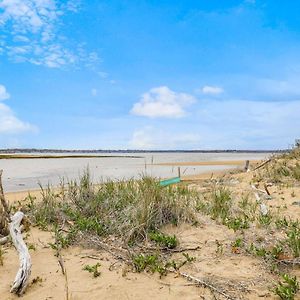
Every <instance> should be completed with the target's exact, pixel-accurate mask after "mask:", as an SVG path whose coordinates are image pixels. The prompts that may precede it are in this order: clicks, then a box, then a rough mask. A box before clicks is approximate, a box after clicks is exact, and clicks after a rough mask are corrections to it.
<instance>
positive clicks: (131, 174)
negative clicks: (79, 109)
mask: <svg viewBox="0 0 300 300" xmlns="http://www.w3.org/2000/svg"><path fill="white" fill-rule="evenodd" d="M101 155H103V156H111V157H102V158H63V159H52V158H50V159H1V160H0V169H3V186H4V189H5V191H6V192H13V191H26V190H32V189H37V188H38V187H39V186H38V183H39V182H40V183H41V184H42V185H46V184H48V183H49V184H51V185H54V186H57V185H58V184H59V183H60V181H61V180H62V178H64V179H65V180H73V179H77V178H78V177H79V175H80V174H82V173H83V172H84V170H85V169H86V168H87V167H88V168H89V170H90V172H91V175H92V179H93V182H95V183H97V182H100V181H101V180H107V179H108V178H110V179H113V180H117V179H128V178H138V177H140V176H141V175H143V174H146V175H150V176H155V177H161V178H165V177H172V176H177V167H172V166H159V165H155V164H157V163H167V162H199V161H226V160H227V161H231V160H247V159H249V160H251V159H254V160H257V159H264V158H266V157H268V156H269V155H270V154H267V153H178V152H177V153H122V154H117V155H118V156H119V157H114V156H115V155H116V154H113V153H101ZM87 156H88V155H87ZM133 156H135V157H134V158H133ZM153 164H154V165H153ZM232 167H235V166H234V165H233V166H229V165H226V166H225V165H223V166H222V165H218V166H188V167H184V166H182V167H181V173H182V174H183V175H196V174H201V173H206V172H213V171H216V170H225V169H229V168H232Z"/></svg>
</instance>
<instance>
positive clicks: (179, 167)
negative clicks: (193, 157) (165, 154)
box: [178, 167, 181, 178]
mask: <svg viewBox="0 0 300 300" xmlns="http://www.w3.org/2000/svg"><path fill="white" fill-rule="evenodd" d="M180 175H181V174H180V167H178V177H179V178H180V177H181V176H180Z"/></svg>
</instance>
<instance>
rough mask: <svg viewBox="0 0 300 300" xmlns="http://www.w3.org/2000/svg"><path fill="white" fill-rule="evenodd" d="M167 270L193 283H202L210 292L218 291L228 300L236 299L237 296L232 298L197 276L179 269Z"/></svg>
mask: <svg viewBox="0 0 300 300" xmlns="http://www.w3.org/2000/svg"><path fill="white" fill-rule="evenodd" d="M168 271H170V272H172V273H176V274H178V275H180V276H181V277H184V278H186V279H187V280H189V281H193V282H195V283H197V284H199V285H202V286H204V287H206V288H209V289H210V290H211V291H212V293H218V294H219V295H222V296H223V297H225V298H226V299H229V300H235V299H237V298H234V297H232V296H230V295H228V294H226V293H225V292H223V291H222V290H220V289H219V288H217V287H216V286H214V285H212V284H210V283H208V282H206V281H205V280H203V279H200V278H197V277H195V276H193V275H190V274H187V273H184V272H180V271H175V270H174V271H173V270H168Z"/></svg>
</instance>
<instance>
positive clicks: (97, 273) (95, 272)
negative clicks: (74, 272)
mask: <svg viewBox="0 0 300 300" xmlns="http://www.w3.org/2000/svg"><path fill="white" fill-rule="evenodd" d="M100 266H101V264H100V263H96V264H95V265H85V266H84V268H83V270H85V271H88V272H90V273H92V274H93V277H94V278H96V277H99V276H100V275H101V272H100V271H99V270H98V268H99V267H100Z"/></svg>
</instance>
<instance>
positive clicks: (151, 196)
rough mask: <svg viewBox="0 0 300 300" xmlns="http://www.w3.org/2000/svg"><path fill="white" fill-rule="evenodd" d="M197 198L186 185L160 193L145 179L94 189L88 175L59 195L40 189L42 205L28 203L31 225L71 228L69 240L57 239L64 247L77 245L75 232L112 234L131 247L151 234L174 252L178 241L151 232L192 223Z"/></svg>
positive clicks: (51, 190) (112, 183)
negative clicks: (65, 226) (164, 227)
mask: <svg viewBox="0 0 300 300" xmlns="http://www.w3.org/2000/svg"><path fill="white" fill-rule="evenodd" d="M197 197H199V195H198V194H197V193H196V192H195V191H191V190H189V189H188V188H187V187H186V186H172V187H166V188H162V187H160V186H159V185H158V182H157V181H156V180H154V179H152V178H149V177H143V178H142V179H141V180H137V181H136V180H129V181H119V182H112V181H108V182H105V183H102V184H101V185H99V186H98V187H95V186H93V185H92V183H91V180H90V176H89V172H88V171H87V172H86V173H85V174H84V175H83V176H82V178H81V179H80V182H79V183H77V182H70V183H68V184H67V185H63V186H62V191H61V192H60V193H55V192H54V191H53V189H51V188H50V187H47V188H46V189H43V188H42V201H41V202H39V203H35V202H33V201H29V205H28V206H27V209H28V210H29V214H31V217H32V221H33V223H35V224H36V225H38V226H39V227H41V228H43V229H47V228H48V227H49V225H52V227H60V226H61V225H62V224H66V222H67V224H72V225H71V228H69V232H70V234H68V236H63V237H62V236H58V237H57V238H58V240H59V241H60V243H61V244H62V248H64V247H65V246H66V245H68V244H70V243H72V242H74V241H75V237H76V232H82V233H83V232H85V233H88V234H90V235H96V236H107V235H114V236H117V237H119V238H121V239H123V241H126V242H127V243H129V244H131V245H132V244H134V243H135V242H136V241H142V240H144V239H145V238H146V237H147V236H148V234H149V233H152V234H150V238H151V237H152V239H153V240H154V241H156V242H157V243H158V244H160V245H161V246H165V247H167V248H172V247H173V248H174V247H176V245H177V240H176V237H167V236H163V235H161V234H153V233H154V232H158V231H159V229H160V228H161V227H162V226H163V225H165V224H170V223H171V224H175V225H177V224H179V223H182V222H189V223H196V221H197V219H196V215H195V212H196V210H195V206H196V203H197ZM56 235H57V233H56ZM64 239H67V241H65V240H64Z"/></svg>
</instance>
